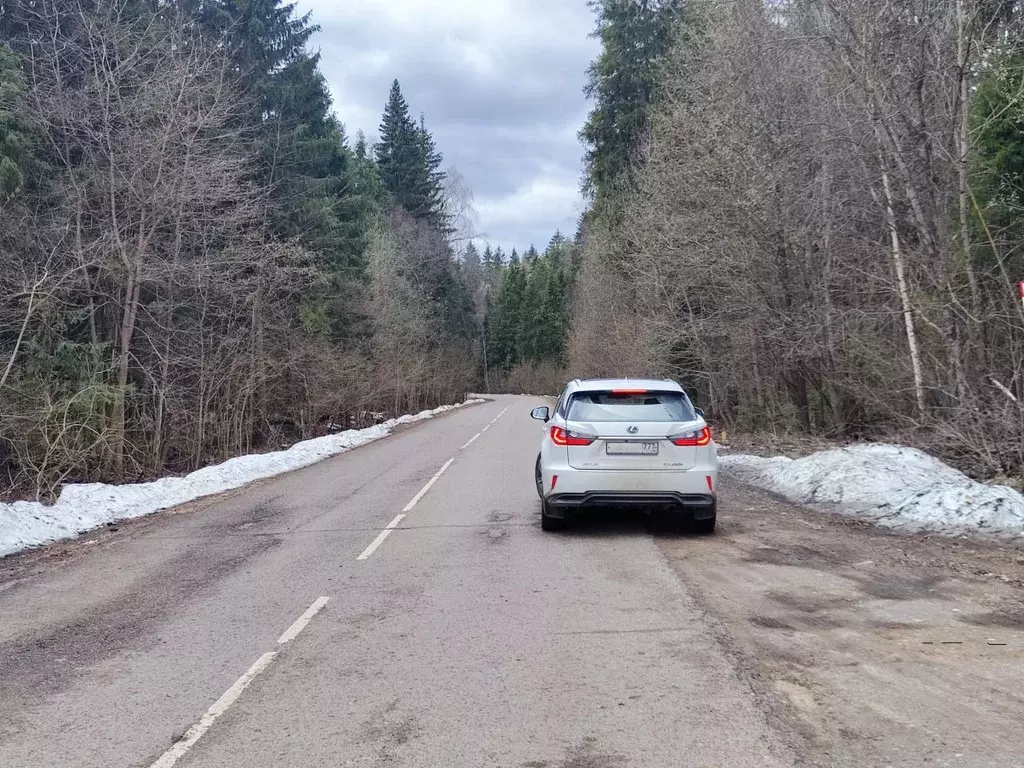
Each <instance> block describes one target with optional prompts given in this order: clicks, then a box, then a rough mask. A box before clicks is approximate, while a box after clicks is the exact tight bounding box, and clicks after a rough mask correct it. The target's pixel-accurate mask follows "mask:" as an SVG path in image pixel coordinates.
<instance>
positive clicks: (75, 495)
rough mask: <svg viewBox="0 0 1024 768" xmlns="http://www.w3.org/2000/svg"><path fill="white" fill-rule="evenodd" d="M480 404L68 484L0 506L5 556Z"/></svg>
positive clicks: (0, 554) (305, 463)
mask: <svg viewBox="0 0 1024 768" xmlns="http://www.w3.org/2000/svg"><path fill="white" fill-rule="evenodd" d="M481 402H484V401H483V400H467V401H466V402H465V403H460V404H458V405H445V406H442V407H441V408H436V409H434V410H432V411H423V412H422V413H417V414H415V415H408V416H399V417H398V418H397V419H391V420H390V421H385V422H383V423H381V424H377V425H375V426H372V427H369V428H367V429H353V430H348V431H347V432H339V433H338V434H336V435H327V436H326V437H318V438H315V439H313V440H306V441H304V442H301V443H296V444H295V445H293V446H292V447H291V448H289V449H288V450H286V451H277V452H275V453H261V454H252V455H249V456H239V457H238V458H234V459H229V460H228V461H225V462H224V463H223V464H217V465H216V466H211V467H205V468H203V469H200V470H198V471H196V472H193V473H192V474H190V475H186V476H184V477H165V478H161V479H160V480H155V481H154V482H152V483H140V484H137V485H105V484H103V483H91V484H87V485H68V486H65V487H64V489H63V491H62V492H61V494H60V498H59V499H58V500H57V503H56V504H54V505H53V506H47V505H45V504H40V503H38V502H30V501H16V502H14V503H13V504H0V557H3V556H4V555H9V554H12V553H14V552H19V551H21V550H23V549H29V548H31V547H37V546H39V545H41V544H49V543H50V542H54V541H60V540H62V539H73V538H75V537H76V536H78V535H79V534H81V533H85V532H87V531H90V530H92V529H94V528H98V527H100V526H102V525H104V524H106V523H113V522H116V521H118V520H128V519H132V518H136V517H143V516H145V515H150V514H152V513H154V512H158V511H159V510H161V509H169V508H171V507H176V506H178V505H179V504H185V503H186V502H189V501H194V500H195V499H199V498H202V497H203V496H210V495H212V494H215V493H222V492H224V491H229V490H231V489H233V488H239V487H241V486H243V485H245V484H246V483H250V482H252V481H253V480H260V479H262V478H266V477H273V476H274V475H280V474H282V473H284V472H291V471H292V470H295V469H301V468H302V467H308V466H309V465H310V464H316V463H317V462H318V461H322V460H324V459H327V458H330V457H331V456H336V455H337V454H339V453H345V452H346V451H350V450H352V449H353V448H358V447H359V446H361V445H366V444H367V443H372V442H374V441H375V440H380V439H381V438H383V437H387V436H388V435H390V434H391V433H392V432H393V431H394V429H395V428H396V427H398V426H400V425H402V424H410V423H412V422H416V421H423V420H425V419H430V418H433V417H434V416H437V415H438V414H441V413H446V412H448V411H452V410H455V409H456V408H462V407H463V406H466V405H473V404H476V403H481Z"/></svg>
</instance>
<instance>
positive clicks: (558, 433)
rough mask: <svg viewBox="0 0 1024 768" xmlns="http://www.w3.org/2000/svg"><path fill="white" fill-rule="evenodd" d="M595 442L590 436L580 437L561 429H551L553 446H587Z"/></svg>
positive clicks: (594, 438)
mask: <svg viewBox="0 0 1024 768" xmlns="http://www.w3.org/2000/svg"><path fill="white" fill-rule="evenodd" d="M595 440H597V438H596V437H591V436H590V435H581V434H578V433H576V432H572V431H569V430H565V429H562V428H561V427H552V428H551V442H553V443H554V444H555V445H561V446H566V445H571V446H580V447H582V446H587V445H590V444H591V443H593V442H594V441H595Z"/></svg>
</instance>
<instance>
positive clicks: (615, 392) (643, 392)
mask: <svg viewBox="0 0 1024 768" xmlns="http://www.w3.org/2000/svg"><path fill="white" fill-rule="evenodd" d="M612 394H613V395H646V394H647V390H646V389H613V390H612Z"/></svg>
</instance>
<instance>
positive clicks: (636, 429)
mask: <svg viewBox="0 0 1024 768" xmlns="http://www.w3.org/2000/svg"><path fill="white" fill-rule="evenodd" d="M639 431H640V427H630V428H629V430H628V432H629V434H631V435H635V434H637V433H638V432H639Z"/></svg>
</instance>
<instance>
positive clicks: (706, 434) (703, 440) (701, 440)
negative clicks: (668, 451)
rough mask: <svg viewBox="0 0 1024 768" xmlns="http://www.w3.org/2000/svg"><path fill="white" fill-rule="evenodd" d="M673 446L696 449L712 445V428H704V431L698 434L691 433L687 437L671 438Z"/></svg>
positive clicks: (677, 436)
mask: <svg viewBox="0 0 1024 768" xmlns="http://www.w3.org/2000/svg"><path fill="white" fill-rule="evenodd" d="M669 440H671V441H672V444H673V445H678V446H681V447H684V448H695V447H703V446H705V445H711V427H704V429H702V430H699V431H698V432H690V433H688V434H685V435H676V436H675V437H670V438H669Z"/></svg>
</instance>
